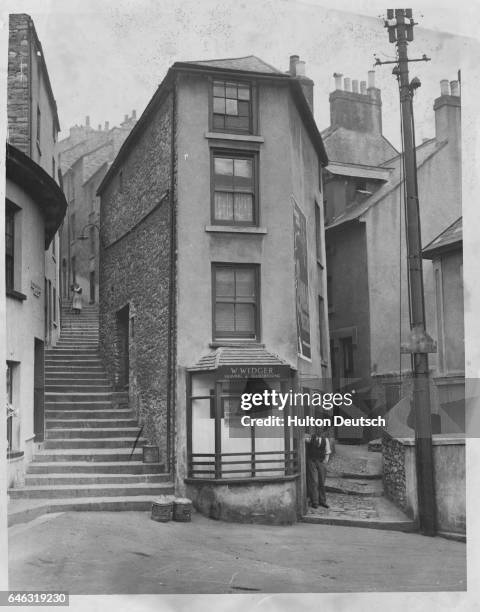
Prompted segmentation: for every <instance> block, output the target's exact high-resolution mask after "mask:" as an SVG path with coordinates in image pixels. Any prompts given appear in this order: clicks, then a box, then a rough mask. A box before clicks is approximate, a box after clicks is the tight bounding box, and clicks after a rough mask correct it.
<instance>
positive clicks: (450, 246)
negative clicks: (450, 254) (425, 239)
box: [422, 217, 463, 259]
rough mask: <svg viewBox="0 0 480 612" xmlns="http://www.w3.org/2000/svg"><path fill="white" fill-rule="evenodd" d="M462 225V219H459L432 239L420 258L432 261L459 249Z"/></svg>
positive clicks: (461, 238)
mask: <svg viewBox="0 0 480 612" xmlns="http://www.w3.org/2000/svg"><path fill="white" fill-rule="evenodd" d="M462 225H463V224H462V217H460V218H459V219H457V220H456V221H454V222H453V223H452V225H449V226H448V227H447V229H445V230H443V232H442V233H441V234H439V235H438V236H437V237H436V238H434V239H433V240H432V242H430V243H429V244H427V246H426V247H425V248H424V249H423V251H422V257H423V258H424V259H433V258H434V257H436V256H437V255H439V254H440V253H446V252H447V251H453V250H454V249H458V248H461V246H462V240H463V231H462Z"/></svg>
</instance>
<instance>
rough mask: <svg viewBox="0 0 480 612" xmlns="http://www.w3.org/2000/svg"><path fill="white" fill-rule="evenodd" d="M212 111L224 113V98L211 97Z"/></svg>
mask: <svg viewBox="0 0 480 612" xmlns="http://www.w3.org/2000/svg"><path fill="white" fill-rule="evenodd" d="M213 112H214V113H219V114H220V115H224V114H225V98H213Z"/></svg>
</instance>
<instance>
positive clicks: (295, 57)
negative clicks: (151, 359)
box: [289, 55, 300, 76]
mask: <svg viewBox="0 0 480 612" xmlns="http://www.w3.org/2000/svg"><path fill="white" fill-rule="evenodd" d="M299 61H300V56H299V55H291V56H290V70H289V72H290V74H291V75H292V76H296V75H297V70H296V66H297V62H299Z"/></svg>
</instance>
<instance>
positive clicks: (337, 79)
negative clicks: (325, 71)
mask: <svg viewBox="0 0 480 612" xmlns="http://www.w3.org/2000/svg"><path fill="white" fill-rule="evenodd" d="M342 77H343V74H341V73H339V72H334V73H333V78H334V79H335V89H340V90H341V89H342Z"/></svg>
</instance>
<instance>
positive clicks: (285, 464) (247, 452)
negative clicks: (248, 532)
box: [185, 347, 300, 524]
mask: <svg viewBox="0 0 480 612" xmlns="http://www.w3.org/2000/svg"><path fill="white" fill-rule="evenodd" d="M294 382H295V370H294V369H293V368H292V367H291V366H290V365H289V364H287V363H286V362H285V361H283V360H281V359H280V358H279V357H277V356H276V355H273V354H271V353H269V352H267V351H266V350H265V349H259V348H250V349H246V348H228V347H222V348H217V349H216V350H215V351H213V352H212V353H210V354H208V355H206V356H205V357H203V358H202V359H200V361H199V362H198V363H197V364H196V365H195V366H193V367H191V368H189V369H188V372H187V404H186V408H187V461H188V472H187V474H188V475H187V478H186V479H185V483H186V485H187V492H188V495H189V497H190V498H191V499H192V500H193V503H194V505H195V507H196V508H197V510H199V511H200V512H202V513H203V514H205V515H207V516H209V517H212V518H217V519H222V520H227V521H239V522H260V523H272V524H286V523H287V524H288V523H293V522H295V521H296V519H297V499H298V491H297V488H298V481H299V473H300V467H299V457H298V440H297V436H296V434H295V431H294V430H293V428H291V427H289V426H288V416H289V414H290V406H288V405H287V406H285V408H284V409H283V410H280V409H279V408H278V407H276V406H272V405H271V401H270V398H271V396H272V392H273V391H277V392H281V393H286V392H287V391H289V390H291V389H292V388H293V386H294ZM252 398H255V404H254V403H253V402H252V401H251V400H252Z"/></svg>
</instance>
